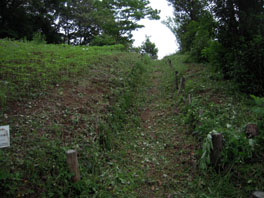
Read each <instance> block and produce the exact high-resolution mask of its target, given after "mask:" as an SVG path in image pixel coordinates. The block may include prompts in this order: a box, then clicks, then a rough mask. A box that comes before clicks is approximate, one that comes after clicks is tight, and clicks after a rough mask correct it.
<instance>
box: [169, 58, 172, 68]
mask: <svg viewBox="0 0 264 198" xmlns="http://www.w3.org/2000/svg"><path fill="white" fill-rule="evenodd" d="M168 63H169V66H170V67H171V68H172V63H171V59H168Z"/></svg>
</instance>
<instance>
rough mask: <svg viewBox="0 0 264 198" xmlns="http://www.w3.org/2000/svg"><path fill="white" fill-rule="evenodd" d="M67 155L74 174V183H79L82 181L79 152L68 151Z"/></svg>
mask: <svg viewBox="0 0 264 198" xmlns="http://www.w3.org/2000/svg"><path fill="white" fill-rule="evenodd" d="M66 155H67V164H68V166H69V168H70V171H71V173H73V174H74V176H73V181H74V182H77V181H79V180H80V171H79V164H78V158H77V151H75V150H68V151H66Z"/></svg>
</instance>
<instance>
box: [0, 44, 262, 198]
mask: <svg viewBox="0 0 264 198" xmlns="http://www.w3.org/2000/svg"><path fill="white" fill-rule="evenodd" d="M0 54H1V56H0V65H1V67H0V93H1V95H0V99H1V103H0V125H1V126H3V125H9V126H10V139H11V146H10V147H7V148H1V149H0V165H1V169H0V192H1V197H4V198H9V197H12V198H13V197H29V198H35V197H69V198H72V197H96V198H97V197H98V198H105V197H107V198H108V197H131V198H132V197H142V198H149V197H157V198H159V197H160V198H163V197H194V198H195V197H201V198H204V197H217V198H222V197H234V198H237V197H241V198H246V197H249V196H250V195H251V194H252V192H253V191H257V190H260V191H261V190H263V189H262V188H263V179H262V178H263V176H264V172H263V170H264V169H263V166H264V165H263V156H264V150H263V139H264V138H263V137H264V136H263V120H262V118H263V112H264V110H263V106H262V105H263V98H259V97H256V96H251V97H250V96H248V95H246V94H242V93H241V92H239V91H238V89H237V87H236V86H235V84H234V82H233V81H231V80H223V77H222V75H221V73H216V72H215V71H214V70H212V68H211V67H210V66H209V65H206V64H197V63H192V62H188V56H186V55H180V54H176V55H172V56H169V57H165V58H164V59H163V60H160V61H157V60H155V61H154V60H153V59H151V58H149V57H148V56H146V55H145V56H143V55H140V54H137V53H134V52H128V51H127V50H126V48H125V47H124V46H122V45H113V46H103V47H87V46H86V47H81V46H68V45H47V44H40V43H36V42H18V41H9V40H0ZM176 72H177V75H176ZM176 76H177V77H176ZM183 77H184V78H185V86H184V88H183V89H182V90H181V91H179V85H180V83H179V82H180V79H182V78H183ZM247 124H256V126H257V127H258V135H257V136H256V137H253V138H252V137H250V138H248V137H247V134H246V133H245V127H246V126H247ZM215 133H221V134H222V135H223V137H224V138H223V139H224V141H223V148H222V150H221V154H220V156H219V159H218V161H217V163H214V164H213V163H212V161H211V152H212V149H213V148H212V136H213V134H215ZM69 149H74V150H76V151H77V152H78V161H79V169H80V175H81V179H80V181H78V182H73V180H72V177H73V174H72V173H71V172H70V170H69V167H68V165H67V159H66V151H68V150H69Z"/></svg>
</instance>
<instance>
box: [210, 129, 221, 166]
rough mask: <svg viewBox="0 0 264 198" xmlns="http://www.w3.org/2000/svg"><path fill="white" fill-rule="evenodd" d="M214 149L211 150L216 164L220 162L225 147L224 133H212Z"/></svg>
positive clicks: (213, 161) (213, 162)
mask: <svg viewBox="0 0 264 198" xmlns="http://www.w3.org/2000/svg"><path fill="white" fill-rule="evenodd" d="M212 143H213V149H212V151H211V162H212V164H213V165H214V166H215V165H217V163H218V160H219V157H220V154H221V151H222V149H223V135H222V134H221V133H214V134H212Z"/></svg>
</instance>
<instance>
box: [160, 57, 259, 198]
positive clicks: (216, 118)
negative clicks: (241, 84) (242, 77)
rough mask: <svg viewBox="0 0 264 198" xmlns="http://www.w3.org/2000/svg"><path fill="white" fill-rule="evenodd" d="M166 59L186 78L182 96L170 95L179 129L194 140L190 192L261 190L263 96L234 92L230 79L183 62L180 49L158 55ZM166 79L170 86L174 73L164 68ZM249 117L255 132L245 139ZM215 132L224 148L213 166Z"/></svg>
mask: <svg viewBox="0 0 264 198" xmlns="http://www.w3.org/2000/svg"><path fill="white" fill-rule="evenodd" d="M168 59H170V60H171V61H172V65H173V68H174V71H176V70H177V71H179V76H184V77H185V78H186V88H185V96H183V95H180V96H178V95H177V93H176V92H175V96H174V97H175V113H176V114H177V122H178V123H179V124H180V127H182V129H183V131H184V133H187V134H189V135H190V136H194V137H195V138H196V139H197V141H198V142H200V149H199V151H198V153H197V158H198V159H199V170H200V177H197V179H196V181H195V182H193V185H194V186H196V194H197V195H196V197H219V198H220V197H234V198H235V197H241V198H242V197H243V198H244V197H245V198H246V197H249V196H250V194H251V193H252V192H253V191H255V190H260V191H261V190H263V185H264V180H263V177H264V171H263V170H264V164H263V156H264V152H263V151H264V149H263V145H264V144H263V143H264V142H263V137H264V125H263V115H264V114H263V112H264V111H263V99H261V98H257V99H256V101H254V100H253V98H252V97H250V96H248V95H244V94H242V93H240V92H239V91H237V87H236V85H235V84H234V83H233V82H230V81H226V80H223V79H222V76H221V74H220V73H215V72H214V71H213V70H212V68H210V66H208V65H202V64H200V65H199V64H195V63H186V62H185V60H186V57H185V56H183V55H173V56H170V57H166V58H165V59H164V60H163V61H165V62H167V61H168ZM168 79H170V80H168V87H173V86H174V90H175V73H174V72H170V73H168ZM188 94H190V96H191V103H190V104H189V102H188V97H187V96H188ZM261 101H262V102H261ZM256 102H257V103H258V104H256ZM250 123H253V124H257V125H258V128H259V135H258V136H257V137H254V138H251V139H248V138H247V137H246V134H245V126H246V125H247V124H250ZM217 132H218V133H222V134H223V136H224V148H223V151H222V152H221V157H220V160H219V162H218V165H217V166H216V167H213V166H212V165H211V161H210V153H211V149H212V134H213V133H217Z"/></svg>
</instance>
